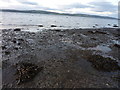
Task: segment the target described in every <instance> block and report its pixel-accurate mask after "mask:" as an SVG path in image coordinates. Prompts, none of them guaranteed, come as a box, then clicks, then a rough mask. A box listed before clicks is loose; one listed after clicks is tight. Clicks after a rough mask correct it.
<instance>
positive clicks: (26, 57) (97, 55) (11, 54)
mask: <svg viewBox="0 0 120 90" xmlns="http://www.w3.org/2000/svg"><path fill="white" fill-rule="evenodd" d="M1 30H2V32H1V34H2V46H1V47H2V79H3V80H2V86H3V88H119V82H120V76H119V72H120V57H119V50H120V49H119V48H120V41H119V39H120V28H86V29H48V30H42V31H38V32H29V31H22V30H21V29H19V28H16V29H1Z"/></svg>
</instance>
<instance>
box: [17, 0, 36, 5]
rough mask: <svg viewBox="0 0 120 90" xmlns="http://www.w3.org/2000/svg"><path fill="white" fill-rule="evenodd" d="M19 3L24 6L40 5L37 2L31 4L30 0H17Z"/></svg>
mask: <svg viewBox="0 0 120 90" xmlns="http://www.w3.org/2000/svg"><path fill="white" fill-rule="evenodd" d="M17 1H18V2H20V3H22V4H27V5H38V4H37V3H36V2H31V1H28V0H25V1H24V0H17Z"/></svg>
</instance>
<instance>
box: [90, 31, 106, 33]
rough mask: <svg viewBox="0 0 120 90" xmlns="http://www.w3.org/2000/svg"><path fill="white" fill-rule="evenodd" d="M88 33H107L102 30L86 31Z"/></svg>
mask: <svg viewBox="0 0 120 90" xmlns="http://www.w3.org/2000/svg"><path fill="white" fill-rule="evenodd" d="M88 32H89V33H92V34H96V33H97V34H107V33H106V32H103V31H88Z"/></svg>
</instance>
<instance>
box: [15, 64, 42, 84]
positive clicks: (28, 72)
mask: <svg viewBox="0 0 120 90" xmlns="http://www.w3.org/2000/svg"><path fill="white" fill-rule="evenodd" d="M16 67H17V72H16V76H17V77H16V80H17V84H22V83H24V82H28V81H29V80H31V79H33V78H34V77H35V75H37V73H39V71H41V70H42V69H43V67H38V66H37V65H35V64H32V63H27V62H19V63H17V64H16Z"/></svg>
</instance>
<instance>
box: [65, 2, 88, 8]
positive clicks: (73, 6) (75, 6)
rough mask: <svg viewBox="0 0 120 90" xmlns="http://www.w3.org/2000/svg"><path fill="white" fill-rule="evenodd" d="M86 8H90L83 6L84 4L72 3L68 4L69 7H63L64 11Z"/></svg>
mask: <svg viewBox="0 0 120 90" xmlns="http://www.w3.org/2000/svg"><path fill="white" fill-rule="evenodd" d="M88 7H90V6H88V5H84V4H81V3H73V4H70V5H65V6H63V8H64V9H72V8H88Z"/></svg>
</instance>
